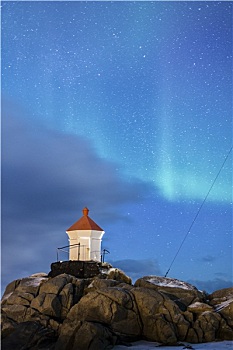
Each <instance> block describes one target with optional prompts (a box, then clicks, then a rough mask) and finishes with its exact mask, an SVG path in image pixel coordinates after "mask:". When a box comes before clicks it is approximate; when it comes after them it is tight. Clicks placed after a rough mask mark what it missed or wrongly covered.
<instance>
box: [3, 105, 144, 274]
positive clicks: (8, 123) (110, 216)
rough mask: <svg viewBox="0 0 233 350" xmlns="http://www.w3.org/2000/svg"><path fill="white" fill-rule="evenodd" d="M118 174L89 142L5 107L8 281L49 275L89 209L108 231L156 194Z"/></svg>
mask: <svg viewBox="0 0 233 350" xmlns="http://www.w3.org/2000/svg"><path fill="white" fill-rule="evenodd" d="M26 119H27V121H26ZM116 168H117V165H116V164H114V163H113V162H109V161H106V160H104V159H102V158H100V157H99V156H98V154H97V152H96V150H95V148H94V146H93V145H92V144H91V143H90V142H89V140H88V139H87V138H84V137H80V136H75V135H68V134H63V133H59V132H56V131H52V130H49V129H46V128H45V127H43V126H41V125H39V124H38V123H36V122H35V121H34V120H32V118H29V116H27V115H26V117H24V112H22V111H20V108H18V106H14V105H13V104H12V103H11V104H9V103H8V102H6V101H3V104H2V248H3V249H2V271H4V274H7V276H6V278H7V279H8V281H11V280H12V278H18V276H17V273H19V272H20V271H28V272H30V273H35V272H37V271H41V270H43V269H44V268H45V267H46V266H47V270H48V268H49V266H50V263H51V262H52V261H54V260H55V253H54V252H55V248H56V247H59V246H64V245H66V244H67V242H68V241H67V237H66V234H65V230H66V229H67V228H68V227H69V226H70V225H71V224H72V223H73V222H75V221H76V220H77V219H78V218H79V217H80V216H81V215H82V213H81V210H82V208H83V207H84V206H88V207H89V209H90V216H91V217H92V218H93V219H94V220H95V218H96V217H98V221H97V223H99V224H100V226H103V227H105V225H106V224H107V223H117V222H120V221H121V222H122V221H124V220H126V219H125V215H124V212H123V210H119V208H121V207H122V206H125V205H128V204H129V205H130V204H132V203H137V202H138V201H139V198H140V196H141V197H142V196H144V194H146V193H148V191H150V188H149V187H148V185H147V184H144V183H143V182H140V181H136V180H135V181H133V180H131V182H130V183H129V182H127V181H126V180H125V179H124V178H123V177H120V176H119V175H118V173H117V171H116ZM119 213H122V214H119ZM9 257H10V258H9ZM52 259H53V260H52ZM45 272H46V271H45ZM4 278H5V277H4Z"/></svg>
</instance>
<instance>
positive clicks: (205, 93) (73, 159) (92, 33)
mask: <svg viewBox="0 0 233 350" xmlns="http://www.w3.org/2000/svg"><path fill="white" fill-rule="evenodd" d="M1 5H2V8H1V10H2V13H1V16H2V28H1V30H2V285H3V288H4V287H5V285H6V284H7V283H9V282H10V281H12V280H13V279H17V278H21V277H26V276H29V275H31V274H33V273H36V272H49V271H50V264H51V263H52V262H54V261H56V249H57V247H62V246H65V245H68V237H67V234H66V232H65V231H66V229H67V228H68V227H70V226H71V225H72V224H73V223H74V222H75V221H77V220H78V219H79V218H80V217H81V216H82V209H83V207H85V206H87V207H88V208H89V210H90V212H89V215H90V217H91V218H92V219H93V220H94V221H95V222H96V223H97V224H98V225H99V226H100V227H102V228H103V229H104V230H105V232H106V233H105V235H104V238H103V245H102V247H103V248H105V249H108V250H109V251H110V254H109V255H107V256H106V257H105V260H107V261H109V262H110V263H112V264H113V265H114V266H115V267H119V268H121V269H123V270H124V271H125V272H126V273H127V274H128V275H129V276H131V277H132V278H133V280H135V279H137V278H138V277H141V276H145V275H160V276H164V275H165V273H166V272H167V270H168V269H169V266H170V264H171V263H172V260H173V258H174V256H175V255H176V253H177V251H178V249H179V248H180V245H181V243H182V241H183V239H184V237H185V236H186V235H187V232H188V230H189V227H190V225H191V223H192V222H193V220H194V218H195V216H196V214H197V212H198V210H199V208H200V207H201V205H202V203H203V200H204V198H205V196H206V195H207V193H208V191H209V189H210V186H211V184H213V181H214V179H215V177H216V175H217V173H218V171H219V170H220V169H221V166H222V164H223V162H224V159H225V157H226V156H227V154H228V152H229V150H230V148H231V143H232V2H211V1H203V2H188V1H187V2H186V1H180V2H179V1H174V2H169V1H165V2H159V1H158V2H149V1H148V2H147V1H143V2H128V1H122V2H114V1H113V2H107V1H104V2H89V1H88V2H79V1H71V2H66V1H64V2H63V1H61V2H53V1H50V2H49V1H48V2H47V1H37V2H30V1H25V2H21V1H18V2H11V1H8V2H4V1H3V2H2V4H1ZM231 173H232V154H231V153H230V154H229V157H228V158H227V159H226V162H225V164H224V166H223V168H222V170H221V172H220V175H219V176H218V178H217V180H216V182H215V184H214V186H213V188H212V189H211V191H210V194H209V195H208V198H207V200H206V201H205V203H204V205H203V207H202V209H201V211H200V213H199V215H198V217H197V219H196V221H195V223H194V225H193V226H192V229H191V231H190V233H189V234H188V235H187V237H186V239H185V241H184V243H183V245H182V247H181V249H180V251H179V254H178V255H177V257H176V259H175V261H174V263H173V265H172V266H171V269H170V271H169V274H168V277H174V278H178V279H182V280H184V281H188V282H191V283H193V284H194V285H196V286H197V287H198V288H199V289H202V290H203V289H204V290H206V291H208V292H211V291H213V290H215V289H218V288H224V287H228V286H230V285H232V282H231V280H232V178H231ZM62 254H63V255H62ZM62 254H61V256H60V260H66V259H68V256H67V255H66V254H65V253H62Z"/></svg>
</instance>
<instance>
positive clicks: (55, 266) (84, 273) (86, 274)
mask: <svg viewBox="0 0 233 350" xmlns="http://www.w3.org/2000/svg"><path fill="white" fill-rule="evenodd" d="M100 265H101V263H99V262H96V261H80V260H79V261H76V260H75V261H74V260H69V261H62V262H54V263H52V264H51V271H50V272H49V274H48V276H49V277H56V276H58V275H61V274H62V273H67V274H69V275H72V276H74V277H77V278H91V277H94V276H97V275H99V274H100V272H101V271H100Z"/></svg>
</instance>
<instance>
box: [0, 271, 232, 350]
mask: <svg viewBox="0 0 233 350" xmlns="http://www.w3.org/2000/svg"><path fill="white" fill-rule="evenodd" d="M108 272H109V273H108ZM110 277H111V278H110ZM127 282H128V283H127ZM232 290H233V289H232V288H227V289H224V290H220V291H216V292H214V293H212V294H211V295H210V296H209V300H207V299H206V298H205V294H204V293H202V292H200V291H198V290H197V289H196V288H195V287H194V286H192V285H190V284H188V283H185V282H183V281H178V280H176V279H171V278H164V277H158V276H146V277H143V278H141V279H139V280H137V282H136V283H135V285H134V286H133V285H132V284H131V280H130V278H128V276H126V275H124V273H123V272H122V271H120V270H118V269H113V268H112V267H111V268H110V269H109V271H107V268H105V272H104V273H103V274H102V275H98V277H97V276H95V277H93V278H86V279H80V278H76V277H74V276H72V275H69V274H60V275H58V276H55V277H49V278H48V277H46V276H45V275H41V274H39V275H34V276H30V277H28V278H23V279H21V280H16V281H13V282H12V283H10V284H9V285H8V286H7V288H6V291H5V293H4V295H3V298H2V314H1V317H2V338H3V340H4V342H3V344H4V347H5V348H4V347H3V349H5V350H8V349H16V348H17V347H16V345H15V344H16V343H17V339H18V344H19V345H20V346H21V348H22V349H23V348H25V349H28V350H37V349H43V350H54V349H56V350H79V349H80V350H96V349H98V350H102V349H107V348H108V349H110V348H112V347H113V346H114V344H116V343H117V342H121V341H134V340H139V339H147V340H149V341H156V342H159V343H162V344H171V345H174V344H176V343H177V342H178V341H187V342H190V343H200V342H210V341H214V340H233V294H232ZM22 332H25V334H26V336H25V340H23V338H22V337H21V335H20V334H21V333H22ZM43 344H45V346H44V345H43ZM46 344H47V345H46ZM43 346H44V347H43ZM46 346H47V347H46Z"/></svg>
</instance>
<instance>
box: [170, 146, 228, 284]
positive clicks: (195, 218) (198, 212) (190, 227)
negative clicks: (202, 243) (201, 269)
mask: <svg viewBox="0 0 233 350" xmlns="http://www.w3.org/2000/svg"><path fill="white" fill-rule="evenodd" d="M231 151H232V146H231V148H230V150H229V151H228V153H227V155H226V157H225V158H224V161H223V163H222V165H221V167H220V169H219V171H218V173H217V175H216V176H215V178H214V180H213V182H212V185H211V186H210V188H209V190H208V192H207V194H206V196H205V198H204V200H203V202H202V204H201V206H200V208H199V209H198V211H197V213H196V215H195V217H194V219H193V221H192V223H191V225H190V226H189V229H188V231H187V232H186V235H185V236H184V239H183V241H182V242H181V245H180V247H179V249H178V250H177V252H176V254H175V256H174V258H173V260H172V262H171V264H170V266H169V268H168V270H167V272H166V274H165V276H164V277H167V275H168V272H169V271H170V269H171V267H172V265H173V263H174V261H175V260H176V258H177V255H178V254H179V252H180V250H181V248H182V246H183V244H184V242H185V240H186V238H187V237H188V235H189V233H190V231H191V229H192V227H193V225H194V223H195V221H196V220H197V217H198V215H199V214H200V211H201V209H202V207H203V205H204V204H205V202H206V200H207V198H208V196H209V194H210V192H211V190H212V188H213V187H214V184H215V182H216V181H217V178H218V177H219V175H220V173H221V171H222V169H223V167H224V165H225V163H226V161H227V159H228V157H229V155H230V153H231Z"/></svg>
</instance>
